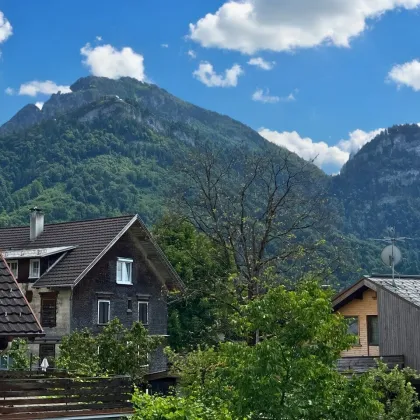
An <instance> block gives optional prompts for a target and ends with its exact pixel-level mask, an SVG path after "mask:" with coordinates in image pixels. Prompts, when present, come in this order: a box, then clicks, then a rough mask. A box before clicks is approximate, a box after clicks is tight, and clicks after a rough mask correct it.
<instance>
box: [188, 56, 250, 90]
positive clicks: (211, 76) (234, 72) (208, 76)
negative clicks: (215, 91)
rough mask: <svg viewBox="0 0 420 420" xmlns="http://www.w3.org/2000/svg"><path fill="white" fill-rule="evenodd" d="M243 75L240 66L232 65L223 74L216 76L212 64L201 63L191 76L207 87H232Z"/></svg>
mask: <svg viewBox="0 0 420 420" xmlns="http://www.w3.org/2000/svg"><path fill="white" fill-rule="evenodd" d="M243 73H244V71H243V70H242V68H241V66H240V65H239V64H234V65H233V66H232V67H231V68H230V69H226V70H225V73H224V74H217V73H216V72H215V71H214V69H213V65H212V64H210V63H209V62H208V61H202V62H201V63H200V65H199V67H198V69H197V70H195V71H194V73H193V75H194V77H195V78H196V79H198V80H199V81H200V82H202V83H204V84H205V85H206V86H208V87H234V86H237V84H238V78H239V76H241V75H242V74H243Z"/></svg>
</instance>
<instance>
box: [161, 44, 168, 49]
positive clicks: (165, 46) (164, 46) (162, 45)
mask: <svg viewBox="0 0 420 420" xmlns="http://www.w3.org/2000/svg"><path fill="white" fill-rule="evenodd" d="M160 46H161V47H162V48H169V44H160Z"/></svg>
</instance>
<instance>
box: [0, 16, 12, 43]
mask: <svg viewBox="0 0 420 420" xmlns="http://www.w3.org/2000/svg"><path fill="white" fill-rule="evenodd" d="M12 34H13V28H12V25H11V24H10V22H9V21H8V20H7V18H6V16H4V13H3V12H2V11H0V44H1V43H2V42H4V41H6V39H7V38H9V37H10V36H12Z"/></svg>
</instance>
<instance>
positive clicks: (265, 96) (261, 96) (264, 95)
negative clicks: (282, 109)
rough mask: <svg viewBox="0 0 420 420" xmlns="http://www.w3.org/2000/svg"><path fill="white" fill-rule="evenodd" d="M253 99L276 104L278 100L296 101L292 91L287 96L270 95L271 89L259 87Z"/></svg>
mask: <svg viewBox="0 0 420 420" xmlns="http://www.w3.org/2000/svg"><path fill="white" fill-rule="evenodd" d="M252 100H253V101H256V102H263V103H265V104H275V103H277V102H293V101H296V98H295V96H294V94H293V93H290V94H289V95H287V96H282V97H280V96H272V95H270V91H269V90H268V89H266V90H265V91H264V90H263V89H257V90H256V91H255V92H254V93H253V95H252Z"/></svg>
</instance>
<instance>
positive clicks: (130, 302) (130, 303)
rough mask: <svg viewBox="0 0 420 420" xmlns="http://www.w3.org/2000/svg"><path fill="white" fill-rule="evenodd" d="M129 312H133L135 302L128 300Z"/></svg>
mask: <svg viewBox="0 0 420 420" xmlns="http://www.w3.org/2000/svg"><path fill="white" fill-rule="evenodd" d="M127 312H133V301H132V300H131V299H128V300H127Z"/></svg>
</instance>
